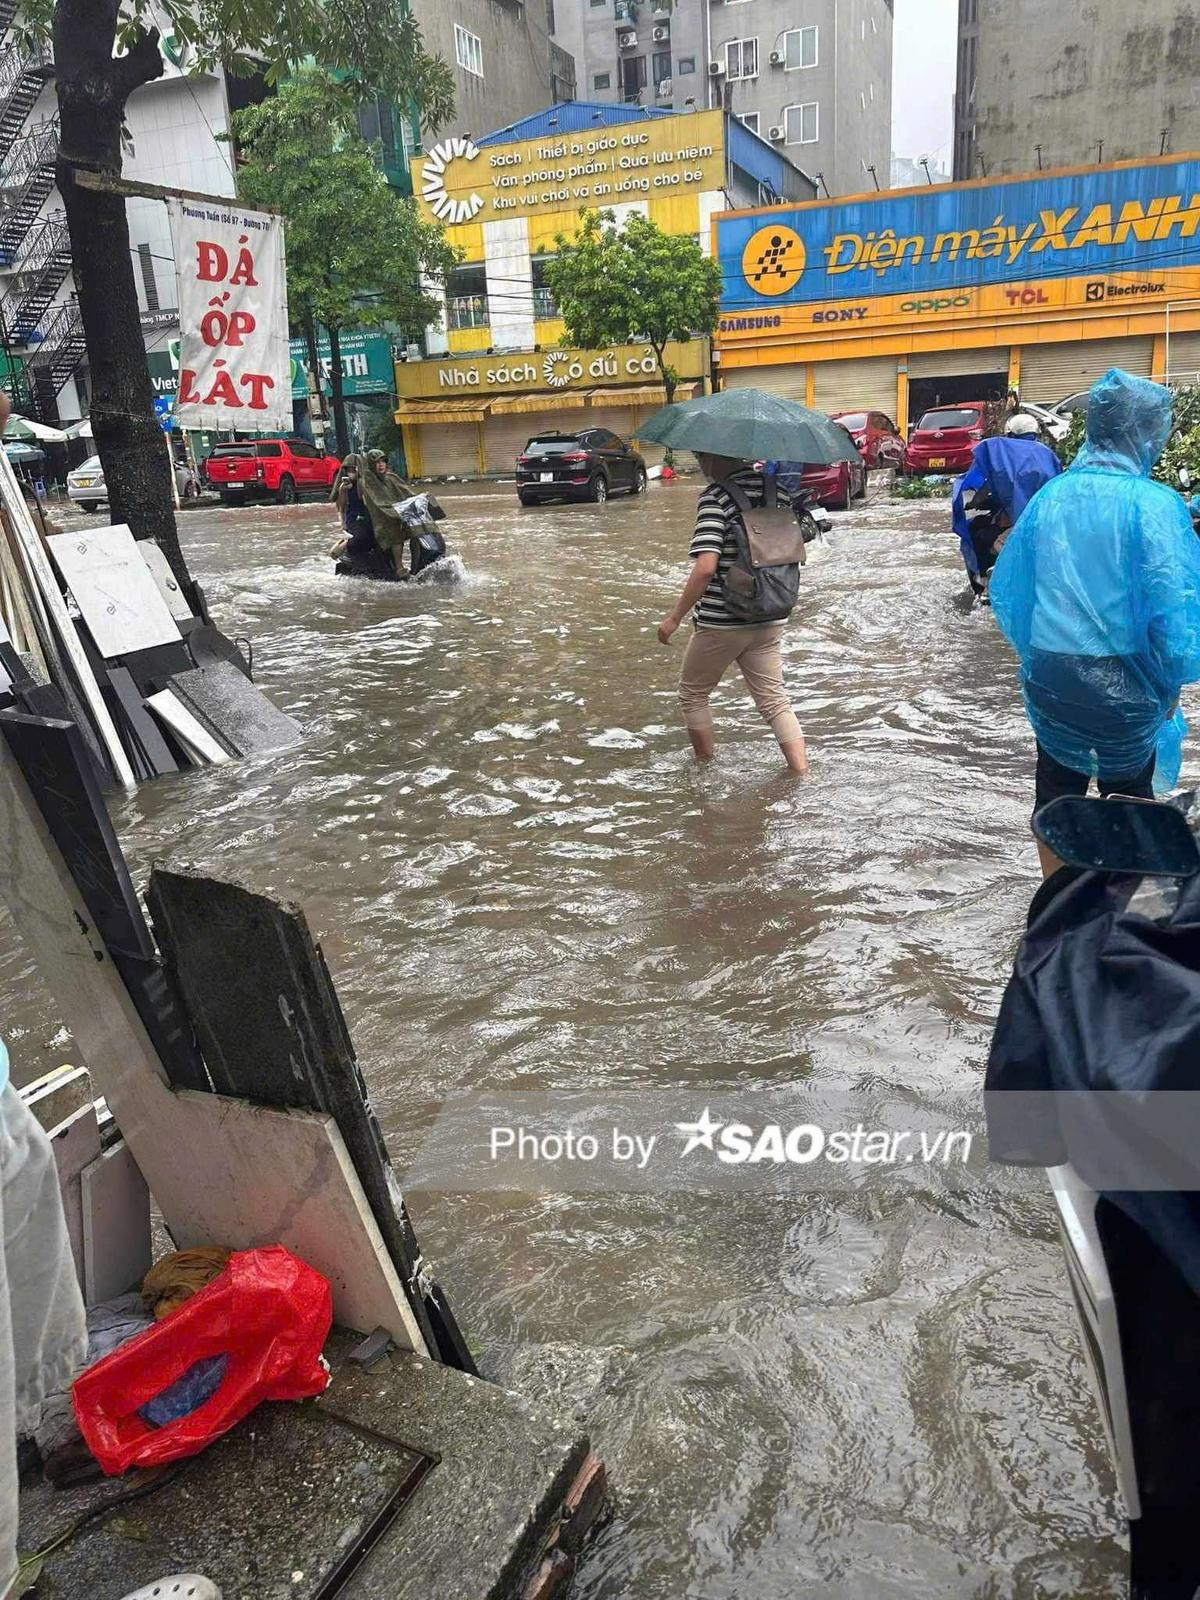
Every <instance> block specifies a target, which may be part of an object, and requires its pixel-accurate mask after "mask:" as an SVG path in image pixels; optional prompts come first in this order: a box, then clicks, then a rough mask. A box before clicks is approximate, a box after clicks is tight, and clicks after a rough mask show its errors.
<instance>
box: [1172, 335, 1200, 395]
mask: <svg viewBox="0 0 1200 1600" xmlns="http://www.w3.org/2000/svg"><path fill="white" fill-rule="evenodd" d="M1167 361H1168V363H1169V365H1170V371H1169V373H1168V376H1169V378H1170V380H1171V382H1172V383H1195V382H1197V380H1198V379H1200V333H1173V334H1172V335H1171V343H1170V346H1169V348H1168V351H1167Z"/></svg>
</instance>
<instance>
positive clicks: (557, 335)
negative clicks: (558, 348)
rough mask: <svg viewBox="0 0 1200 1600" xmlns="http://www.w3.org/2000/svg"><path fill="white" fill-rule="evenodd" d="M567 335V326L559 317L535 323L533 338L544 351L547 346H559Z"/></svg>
mask: <svg viewBox="0 0 1200 1600" xmlns="http://www.w3.org/2000/svg"><path fill="white" fill-rule="evenodd" d="M566 335H567V325H566V323H565V322H564V321H563V319H562V318H561V317H551V318H547V319H546V321H545V322H535V323H534V325H533V337H534V339H535V341H536V342H537V343H538V344H540V345H541V347H542V349H543V350H544V349H545V348H546V346H547V345H550V344H561V343H562V341H563V340H564V339H565V338H566Z"/></svg>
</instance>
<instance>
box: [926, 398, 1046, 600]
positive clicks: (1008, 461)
mask: <svg viewBox="0 0 1200 1600" xmlns="http://www.w3.org/2000/svg"><path fill="white" fill-rule="evenodd" d="M1020 420H1021V419H1020V418H1016V419H1011V418H1010V420H1009V424H1008V426H1009V427H1010V428H1015V426H1016V424H1017V423H1018V422H1019V421H1020ZM1061 471H1062V465H1061V463H1060V462H1059V459H1058V457H1057V456H1056V455H1055V454H1054V452H1053V450H1051V449H1049V448H1048V446H1046V445H1044V444H1042V443H1041V441H1040V440H1039V439H1038V438H1037V436H1036V432H1034V433H1025V432H1024V431H1021V430H1017V431H1015V432H1010V433H1006V434H1002V435H996V436H995V437H993V438H989V439H983V440H981V441H980V443H979V444H977V445H976V446H975V450H974V453H973V459H972V463H971V466H970V467H969V469H968V470H967V471H966V472H965V473H964V474H963V476H962V477H961V478H959V479H958V481H957V482H956V483H955V485H954V499H953V501H952V504H951V523H952V526H953V528H954V531H955V533H956V534H957V535H958V540H959V546H960V548H961V550H962V558H963V565H964V566H965V567H966V569H967V579H968V581H969V583H970V585H971V591H972V594H973V595H974V597H975V599H976V601H977V602H978V603H979V604H980V605H987V604H988V594H987V588H988V578H989V577H990V576H991V571H992V568H993V567H994V566H995V565H996V561H997V559H998V558H999V555H1000V551H1001V549H1002V548H1003V545H1004V540H1005V538H1006V537H1007V535H1008V531H1009V529H1010V528H1011V527H1012V526H1013V524H1014V523H1015V522H1016V520H1017V518H1018V517H1019V516H1020V515H1021V513H1022V511H1024V509H1025V507H1026V506H1027V505H1028V504H1029V502H1030V500H1031V499H1032V498H1033V496H1034V495H1035V494H1036V493H1037V491H1038V490H1039V489H1040V488H1041V487H1042V486H1043V484H1046V483H1049V481H1050V479H1051V478H1055V477H1057V476H1058V474H1059V473H1060V472H1061Z"/></svg>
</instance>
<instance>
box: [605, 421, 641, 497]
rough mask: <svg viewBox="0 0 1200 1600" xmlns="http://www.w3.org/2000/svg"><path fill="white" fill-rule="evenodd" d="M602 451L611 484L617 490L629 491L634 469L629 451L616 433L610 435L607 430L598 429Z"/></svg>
mask: <svg viewBox="0 0 1200 1600" xmlns="http://www.w3.org/2000/svg"><path fill="white" fill-rule="evenodd" d="M596 431H597V433H598V434H599V436H600V441H601V446H600V447H601V450H602V452H603V455H604V461H605V465H606V466H607V468H608V476H609V480H610V482H611V483H612V484H613V486H614V487H615V488H619V489H628V488H629V486H630V484H631V483H632V482H633V469H632V467H631V465H630V458H629V450H628V448H627V447H626V446H625V445H623V444H622V443H621V441H620V439H618V438H617V436H616V434H615V433H610V432H609V431H608V429H607V428H598V429H597V430H596Z"/></svg>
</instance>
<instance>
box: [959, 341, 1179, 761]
mask: <svg viewBox="0 0 1200 1600" xmlns="http://www.w3.org/2000/svg"><path fill="white" fill-rule="evenodd" d="M1170 431H1171V395H1170V392H1169V391H1168V390H1167V389H1164V388H1163V387H1162V386H1161V385H1159V384H1156V383H1150V382H1148V381H1147V380H1146V379H1145V378H1134V377H1131V376H1130V374H1129V373H1127V372H1121V371H1118V370H1116V369H1115V368H1114V369H1113V371H1111V372H1109V373H1107V374H1106V376H1105V377H1103V378H1101V380H1100V381H1099V383H1097V385H1096V387H1095V388H1094V389H1093V390H1092V394H1091V399H1090V401H1089V403H1088V415H1087V442H1086V444H1085V445H1084V447H1083V449H1082V450H1081V451H1080V452H1079V454H1078V456H1077V457H1076V458H1075V461H1074V462H1073V463H1072V465H1071V466H1070V468H1069V469H1068V470H1067V471H1066V472H1064V473H1063V474H1062V475H1061V476H1060V477H1057V478H1055V479H1054V480H1053V481H1052V482H1051V483H1048V484H1047V485H1046V486H1045V488H1044V489H1042V490H1040V491H1039V493H1038V494H1037V495H1035V496H1034V498H1033V499H1032V500H1031V501H1030V503H1029V505H1028V506H1027V508H1026V510H1025V513H1024V515H1023V516H1022V517H1021V519H1020V521H1019V522H1018V523H1017V525H1016V527H1015V528H1014V529H1013V531H1012V533H1011V534H1010V535H1009V537H1008V540H1007V541H1006V543H1005V545H1004V548H1003V549H1002V550H1001V552H1000V556H999V559H998V560H997V562H996V566H995V569H994V570H993V572H992V577H991V584H990V588H989V591H988V592H989V595H990V597H991V602H992V608H993V611H994V613H995V617H996V621H997V622H998V623H999V625H1000V628H1001V630H1002V631H1003V633H1004V634H1005V636H1006V637H1007V638H1008V640H1009V642H1010V643H1011V644H1012V646H1013V648H1014V649H1015V650H1016V652H1017V655H1018V656H1019V657H1020V661H1021V682H1022V688H1023V690H1024V694H1025V707H1026V710H1027V712H1028V714H1029V720H1030V722H1031V723H1032V725H1033V730H1034V732H1035V734H1036V735H1037V737H1038V740H1039V742H1040V743H1041V744H1042V746H1043V747H1044V748H1045V749H1046V750H1048V751H1049V753H1050V754H1051V755H1052V756H1053V757H1054V758H1055V759H1056V760H1057V761H1060V762H1062V764H1063V765H1064V766H1067V767H1070V768H1071V769H1072V770H1073V771H1075V772H1091V773H1103V774H1104V776H1105V777H1124V776H1128V775H1130V774H1133V773H1137V772H1140V771H1141V770H1142V769H1143V768H1144V767H1145V766H1146V764H1147V762H1148V761H1149V760H1150V757H1151V755H1152V754H1154V752H1155V748H1156V745H1157V743H1158V739H1159V734H1160V731H1161V730H1162V729H1163V727H1164V724H1165V723H1166V722H1167V721H1168V714H1169V713H1170V711H1171V708H1172V706H1173V704H1174V702H1175V701H1176V699H1177V698H1178V695H1179V690H1180V687H1181V686H1182V685H1183V684H1185V683H1192V682H1194V681H1195V680H1196V679H1197V678H1200V540H1198V539H1197V538H1196V535H1195V534H1194V533H1193V532H1192V524H1191V518H1190V517H1189V516H1188V513H1187V509H1186V507H1185V505H1184V503H1183V499H1182V497H1181V496H1180V495H1178V494H1176V493H1175V491H1174V490H1172V489H1169V488H1167V486H1166V485H1165V484H1161V483H1154V482H1152V481H1151V480H1150V477H1149V473H1150V469H1151V467H1152V466H1153V465H1154V463H1155V461H1156V460H1157V459H1158V457H1159V455H1160V454H1161V452H1162V449H1163V446H1164V445H1165V444H1166V442H1167V438H1168V437H1169V435H1170Z"/></svg>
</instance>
